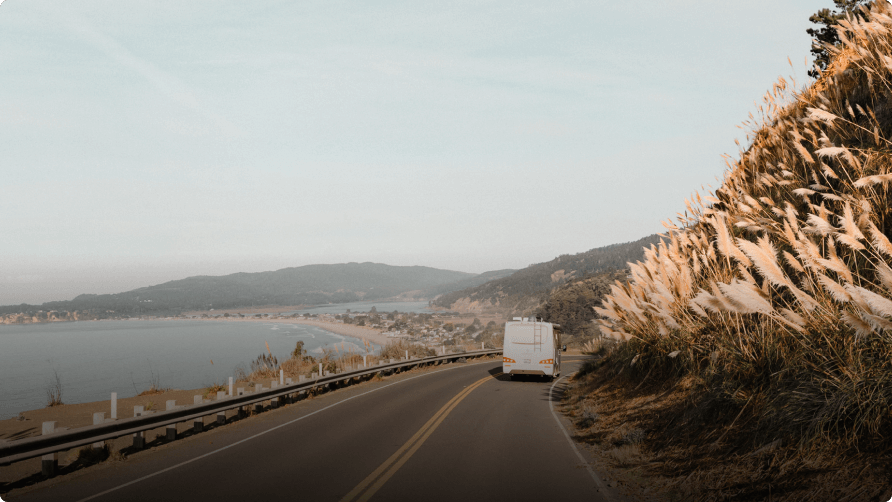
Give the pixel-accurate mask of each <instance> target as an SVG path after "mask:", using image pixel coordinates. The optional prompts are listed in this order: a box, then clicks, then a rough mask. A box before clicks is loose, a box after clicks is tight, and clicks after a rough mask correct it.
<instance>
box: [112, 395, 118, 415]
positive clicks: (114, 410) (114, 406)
mask: <svg viewBox="0 0 892 502" xmlns="http://www.w3.org/2000/svg"><path fill="white" fill-rule="evenodd" d="M111 418H112V420H117V419H118V393H117V392H112V393H111Z"/></svg>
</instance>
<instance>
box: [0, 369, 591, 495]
mask: <svg viewBox="0 0 892 502" xmlns="http://www.w3.org/2000/svg"><path fill="white" fill-rule="evenodd" d="M492 362H494V361H482V362H479V363H472V364H469V365H468V366H476V365H478V364H486V363H492ZM496 362H497V361H496ZM468 366H455V367H452V368H445V369H442V370H437V371H432V372H430V373H425V374H424V375H417V376H413V377H410V378H406V379H405V380H400V381H399V382H393V383H389V384H387V385H384V386H382V387H378V388H377V389H372V390H370V391H368V392H363V393H362V394H357V395H355V396H350V397H348V398H346V399H342V400H341V401H338V402H336V403H334V404H330V405H328V406H326V407H325V408H322V409H319V410H316V411H314V412H312V413H308V414H306V415H303V416H301V417H298V418H295V419H294V420H291V421H290V422H285V423H284V424H279V425H277V426H275V427H273V428H271V429H267V430H265V431H263V432H258V433H257V434H254V435H253V436H250V437H246V438H245V439H242V440H239V441H236V442H235V443H232V444H229V445H226V446H224V447H223V448H219V449H216V450H214V451H210V452H208V453H205V454H204V455H199V456H197V457H195V458H192V459H189V460H186V461H185V462H180V463H179V464H176V465H172V466H170V467H168V468H166V469H161V470H160V471H156V472H153V473H152V474H147V475H145V476H143V477H141V478H137V479H134V480H133V481H128V482H127V483H124V484H122V485H118V486H116V487H114V488H109V489H108V490H105V491H104V492H99V493H97V494H95V495H90V496H89V497H86V498H82V499H80V500H78V501H77V502H86V501H87V500H93V499H95V498H96V497H101V496H103V495H106V494H109V493H111V492H113V491H117V490H120V489H121V488H124V487H127V486H130V485H132V484H135V483H139V482H140V481H145V480H146V479H149V478H153V477H155V476H157V475H159V474H164V473H165V472H167V471H172V470H174V469H177V468H179V467H182V466H184V465H186V464H191V463H192V462H195V461H196V460H201V459H203V458H205V457H209V456H211V455H213V454H215V453H220V452H221V451H223V450H228V449H229V448H232V447H233V446H236V445H239V444H241V443H244V442H246V441H250V440H252V439H255V438H258V437H260V436H262V435H264V434H266V433H268V432H272V431H274V430H276V429H280V428H282V427H285V426H286V425H291V424H293V423H294V422H298V421H300V420H303V419H305V418H307V417H311V416H313V415H315V414H317V413H321V412H323V411H325V410H327V409H329V408H334V407H335V406H337V405H339V404H342V403H346V402H347V401H349V400H351V399H354V398H357V397H362V396H365V395H366V394H371V393H372V392H377V391H379V390H381V389H386V388H387V387H390V386H393V385H397V384H401V383H403V382H408V381H409V380H414V379H416V378H421V377H424V376H428V375H433V374H435V373H442V372H444V371H450V370H455V369H459V368H467V367H468ZM564 434H566V432H565V433H564ZM568 437H569V436H568ZM578 453H579V452H577V454H578ZM580 458H582V457H580ZM583 462H584V460H583ZM586 465H588V464H586ZM589 471H591V469H589ZM592 475H593V476H594V474H592ZM0 502H2V500H0Z"/></svg>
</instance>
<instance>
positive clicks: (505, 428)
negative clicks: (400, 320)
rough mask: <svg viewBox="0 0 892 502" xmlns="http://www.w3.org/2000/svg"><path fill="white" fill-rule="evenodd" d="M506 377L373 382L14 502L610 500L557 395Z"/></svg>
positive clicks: (458, 372)
mask: <svg viewBox="0 0 892 502" xmlns="http://www.w3.org/2000/svg"><path fill="white" fill-rule="evenodd" d="M563 364H564V368H563V374H564V375H567V374H569V373H570V372H572V371H573V370H574V369H575V367H576V365H577V364H579V363H578V360H577V361H576V362H573V361H568V360H566V359H565V361H564V363H563ZM500 372H501V362H486V363H475V362H473V361H471V362H469V363H464V364H462V363H458V364H452V365H445V366H439V367H435V368H429V369H423V370H416V371H412V372H408V373H403V374H400V375H395V376H392V377H388V378H386V379H384V380H382V381H372V382H366V383H363V384H360V385H355V386H351V387H348V388H345V389H340V390H337V391H335V392H331V393H327V394H324V395H322V396H317V397H315V398H312V399H308V400H305V401H301V402H299V403H297V404H293V405H290V406H286V407H284V408H280V409H278V410H271V411H268V412H265V413H262V414H261V415H259V416H256V417H252V418H249V419H245V420H241V421H237V422H234V423H230V424H227V425H225V426H222V427H216V428H213V429H211V430H209V431H206V432H203V433H200V434H196V435H194V436H192V437H189V438H185V439H181V440H178V441H175V442H173V443H169V444H163V443H161V442H160V441H158V442H156V443H154V444H153V445H152V446H153V447H151V448H148V449H146V450H144V451H141V452H138V453H134V454H132V455H130V456H129V457H128V458H127V459H126V460H124V461H106V462H103V463H101V464H98V465H95V466H92V467H89V468H87V469H84V470H82V471H78V472H75V473H72V474H68V475H65V476H60V477H58V478H56V479H53V480H51V481H49V482H43V483H38V484H36V485H34V486H31V487H27V488H24V489H20V490H15V491H13V492H11V493H9V494H8V495H7V496H6V497H4V499H5V500H7V501H14V502H15V501H62V500H64V501H86V500H93V501H112V500H126V501H142V500H146V501H149V500H151V501H157V500H165V501H176V500H183V501H196V500H213V501H229V500H280V499H300V500H314V501H315V500H332V501H350V502H352V501H360V500H381V501H383V500H397V501H399V500H413V501H414V500H429V501H437V500H506V501H526V500H540V501H541V500H586V501H600V500H605V499H604V498H603V497H602V495H601V492H599V491H598V483H597V477H596V476H593V475H592V473H591V472H590V470H589V469H588V467H587V466H586V464H585V463H584V462H583V461H582V460H581V457H579V456H578V454H577V452H576V451H575V450H574V448H573V447H572V446H571V444H570V442H569V441H568V438H567V436H566V434H565V432H564V430H563V429H562V428H561V426H560V425H559V424H558V421H557V420H555V416H554V415H553V414H552V408H551V403H550V400H549V392H550V390H551V387H552V383H551V382H544V381H540V380H529V381H511V380H509V379H507V378H506V377H505V376H504V375H501V373H500Z"/></svg>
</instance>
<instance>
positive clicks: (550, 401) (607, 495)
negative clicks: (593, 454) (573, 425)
mask: <svg viewBox="0 0 892 502" xmlns="http://www.w3.org/2000/svg"><path fill="white" fill-rule="evenodd" d="M564 378H567V377H565V376H562V377H560V378H558V379H557V380H555V381H554V383H553V384H551V389H549V390H548V404H549V406H550V407H551V414H552V416H554V421H555V422H557V424H558V427H560V428H561V432H563V433H564V437H565V438H567V441H568V442H569V443H570V447H571V448H573V451H574V452H576V456H577V457H579V461H580V462H582V465H584V466H585V470H587V471H588V473H589V475H591V477H592V479H593V480H595V485H597V486H598V491H599V492H601V494H602V495H604V498H605V499H606V500H608V501H609V500H612V497H611V496H610V492H608V491H607V487H606V486H605V485H604V482H603V481H601V478H599V477H598V475H597V474H595V471H594V470H592V466H590V465H589V464H588V462H586V461H585V457H583V456H582V453H579V448H577V447H576V443H574V442H573V438H571V437H570V433H569V432H567V429H566V428H565V427H564V424H562V423H561V420H560V418H558V415H557V413H555V411H554V397H553V393H554V386H555V385H557V384H558V382H560V381H561V380H563V379H564Z"/></svg>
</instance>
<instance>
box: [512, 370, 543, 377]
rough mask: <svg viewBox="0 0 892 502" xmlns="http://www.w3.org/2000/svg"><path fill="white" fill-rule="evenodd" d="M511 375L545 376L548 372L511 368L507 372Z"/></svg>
mask: <svg viewBox="0 0 892 502" xmlns="http://www.w3.org/2000/svg"><path fill="white" fill-rule="evenodd" d="M507 373H508V374H509V375H541V376H545V375H547V373H545V371H543V370H520V369H518V370H510V371H508V372H507Z"/></svg>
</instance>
